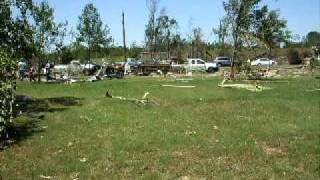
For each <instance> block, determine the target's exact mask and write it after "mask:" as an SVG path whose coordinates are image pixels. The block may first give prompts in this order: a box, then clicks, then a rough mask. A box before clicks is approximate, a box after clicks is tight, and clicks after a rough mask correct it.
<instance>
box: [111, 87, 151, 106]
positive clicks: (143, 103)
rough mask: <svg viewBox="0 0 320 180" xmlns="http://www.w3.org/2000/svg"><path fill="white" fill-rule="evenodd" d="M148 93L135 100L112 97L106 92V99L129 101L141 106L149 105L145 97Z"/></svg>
mask: <svg viewBox="0 0 320 180" xmlns="http://www.w3.org/2000/svg"><path fill="white" fill-rule="evenodd" d="M149 94H150V93H149V92H146V93H145V94H144V95H143V96H142V98H141V99H137V98H127V97H123V96H112V95H111V93H110V91H109V90H107V92H106V95H105V96H106V97H108V98H112V99H120V100H122V101H130V102H135V103H137V104H139V103H140V104H142V105H146V104H148V103H150V102H151V101H150V100H149V98H148V97H147V96H148V95H149Z"/></svg>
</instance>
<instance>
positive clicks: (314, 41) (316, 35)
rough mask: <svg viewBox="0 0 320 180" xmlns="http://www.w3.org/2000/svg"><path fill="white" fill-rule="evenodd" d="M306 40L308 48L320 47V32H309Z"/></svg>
mask: <svg viewBox="0 0 320 180" xmlns="http://www.w3.org/2000/svg"><path fill="white" fill-rule="evenodd" d="M306 40H307V45H308V46H320V32H316V31H312V32H309V33H308V35H307V37H306Z"/></svg>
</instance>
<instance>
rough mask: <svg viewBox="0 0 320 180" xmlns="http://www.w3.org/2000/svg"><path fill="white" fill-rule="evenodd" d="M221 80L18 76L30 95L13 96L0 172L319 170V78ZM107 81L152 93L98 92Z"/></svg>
mask: <svg viewBox="0 0 320 180" xmlns="http://www.w3.org/2000/svg"><path fill="white" fill-rule="evenodd" d="M220 81H221V80H220V79H218V78H204V79H201V78H199V79H194V80H192V81H189V82H178V81H172V80H171V79H163V78H130V79H125V80H106V81H101V82H96V83H78V84H72V85H64V84H45V83H43V84H32V85H30V84H29V83H27V82H26V83H20V84H18V94H21V95H28V96H32V97H35V98H37V100H36V101H34V102H29V103H27V104H25V105H24V106H22V109H23V112H22V115H21V116H19V117H17V119H16V121H17V122H18V123H17V132H16V136H17V139H16V141H15V142H14V143H12V144H11V145H10V146H8V147H7V148H6V149H5V150H2V151H0V179H21V180H24V179H41V177H42V178H44V177H45V176H50V177H51V178H52V179H77V178H78V179H308V180H309V179H319V176H320V167H319V166H320V138H319V137H320V119H319V117H320V92H319V91H314V92H307V91H306V90H308V89H310V90H312V89H315V88H320V81H319V80H316V79H314V78H311V77H304V78H296V79H289V81H290V83H268V84H266V85H267V86H269V87H272V88H273V89H272V90H266V91H263V92H260V93H255V92H250V91H247V90H241V89H240V90H238V89H225V88H219V87H217V85H218V83H219V82H220ZM162 84H174V85H194V86H196V88H194V89H181V88H170V87H162V86H161V85H162ZM107 89H110V90H111V91H112V93H113V95H116V96H117V95H119V96H126V97H137V98H140V97H142V96H143V94H144V93H145V92H146V91H148V92H150V98H151V99H153V100H154V101H155V102H157V103H152V104H150V105H146V106H143V105H139V104H136V103H133V102H126V101H120V100H117V99H110V98H105V97H104V96H105V93H106V90H107ZM50 177H47V178H50Z"/></svg>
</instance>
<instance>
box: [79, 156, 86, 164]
mask: <svg viewBox="0 0 320 180" xmlns="http://www.w3.org/2000/svg"><path fill="white" fill-rule="evenodd" d="M79 161H80V162H83V163H85V162H87V161H88V159H87V158H85V157H84V158H80V159H79Z"/></svg>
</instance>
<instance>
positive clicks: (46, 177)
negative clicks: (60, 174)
mask: <svg viewBox="0 0 320 180" xmlns="http://www.w3.org/2000/svg"><path fill="white" fill-rule="evenodd" d="M39 177H40V178H42V179H52V178H53V177H52V176H44V175H40V176H39Z"/></svg>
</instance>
